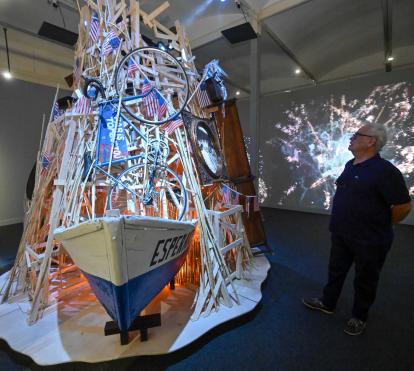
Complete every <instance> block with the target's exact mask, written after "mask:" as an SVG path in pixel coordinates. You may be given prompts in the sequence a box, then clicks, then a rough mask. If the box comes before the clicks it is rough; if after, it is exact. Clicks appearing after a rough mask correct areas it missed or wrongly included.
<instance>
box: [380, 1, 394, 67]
mask: <svg viewBox="0 0 414 371" xmlns="http://www.w3.org/2000/svg"><path fill="white" fill-rule="evenodd" d="M382 16H383V24H384V54H385V72H391V70H392V61H390V60H388V58H390V57H392V0H382Z"/></svg>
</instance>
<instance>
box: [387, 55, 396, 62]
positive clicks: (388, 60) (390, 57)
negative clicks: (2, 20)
mask: <svg viewBox="0 0 414 371" xmlns="http://www.w3.org/2000/svg"><path fill="white" fill-rule="evenodd" d="M394 59H395V58H394V57H393V56H392V55H390V56H389V57H388V58H387V62H392V61H394Z"/></svg>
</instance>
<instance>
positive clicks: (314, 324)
mask: <svg viewBox="0 0 414 371" xmlns="http://www.w3.org/2000/svg"><path fill="white" fill-rule="evenodd" d="M262 212H263V216H264V220H265V229H266V232H267V238H268V242H269V245H270V246H271V247H272V248H273V250H274V254H273V255H272V254H267V257H268V259H269V261H270V263H271V270H270V272H269V275H268V278H267V280H266V281H265V283H264V284H263V300H262V302H261V303H260V304H259V306H258V307H257V308H256V310H254V311H253V312H251V313H249V314H248V315H246V316H244V317H242V318H238V319H235V320H233V321H231V322H229V323H226V324H224V325H222V326H220V327H218V328H216V329H214V330H212V331H210V332H209V333H208V334H206V335H205V336H203V337H202V338H201V339H199V340H198V341H196V342H195V343H193V344H192V345H190V346H188V347H186V348H184V349H182V350H180V351H178V352H175V353H173V354H170V355H164V356H156V357H139V358H130V359H124V360H117V361H111V362H103V363H99V364H85V363H72V364H66V365H58V366H50V367H39V366H37V365H36V364H35V363H34V362H33V361H32V360H31V359H30V358H28V357H25V356H22V355H20V354H18V353H16V352H14V351H12V350H11V349H10V348H9V347H8V345H7V344H6V343H5V342H0V370H43V369H45V370H164V369H168V370H217V369H220V370H221V369H232V370H282V371H284V370H286V371H290V370H295V371H298V370H317V371H321V370H335V371H342V370H343V371H348V370H354V371H357V370H361V371H362V370H364V371H368V370H372V371H374V370H396V371H397V370H401V371H409V370H414V355H413V354H414V353H413V351H414V295H413V293H414V270H413V262H414V248H413V246H414V243H413V241H414V227H413V226H405V225H400V226H397V227H396V238H395V242H394V245H393V248H392V249H391V251H390V253H389V256H388V259H387V261H386V263H385V266H384V269H383V272H382V275H381V280H380V286H379V290H378V296H377V300H376V302H375V304H374V306H373V307H372V310H371V313H370V319H369V322H368V326H367V329H366V331H365V332H364V334H362V335H361V336H359V337H351V336H348V335H346V334H345V333H344V332H343V327H344V325H345V323H346V321H347V320H348V318H349V316H350V311H351V306H352V296H353V292H352V291H353V290H352V279H353V271H352V272H350V275H349V277H348V279H347V281H346V284H345V287H344V290H343V293H342V296H341V299H340V302H339V304H338V308H337V310H336V312H335V314H334V315H332V316H328V315H324V314H322V313H317V312H314V311H311V310H308V309H306V308H305V307H304V306H303V305H302V304H301V298H302V297H304V296H309V295H319V294H320V293H321V290H322V288H323V285H324V283H325V279H326V276H327V263H328V257H329V233H328V230H327V228H328V217H327V216H325V215H317V214H307V213H299V212H293V211H286V210H277V209H268V208H264V209H262ZM14 228H15V230H14V233H15V234H16V233H17V232H18V231H19V230H20V231H21V227H20V229H19V227H14ZM9 233H10V234H9V235H8V237H7V238H6V237H5V235H4V231H2V229H0V241H1V245H0V259H1V262H2V264H5V262H6V263H7V262H12V261H13V258H14V253H15V251H14V249H15V247H14V248H10V247H7V246H5V245H4V242H3V241H5V240H7V241H16V240H17V241H18V239H19V236H14V235H13V233H12V231H11V230H10V231H9ZM17 234H18V233H17ZM13 236H14V237H13ZM16 246H17V245H16ZM6 265H7V264H6ZM0 268H1V267H0ZM6 268H7V267H6V266H4V265H3V269H6ZM0 331H1V329H0Z"/></svg>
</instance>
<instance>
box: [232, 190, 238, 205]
mask: <svg viewBox="0 0 414 371" xmlns="http://www.w3.org/2000/svg"><path fill="white" fill-rule="evenodd" d="M232 199H233V200H232V203H231V204H232V205H238V204H239V193H238V192H236V191H234V192H233V193H232Z"/></svg>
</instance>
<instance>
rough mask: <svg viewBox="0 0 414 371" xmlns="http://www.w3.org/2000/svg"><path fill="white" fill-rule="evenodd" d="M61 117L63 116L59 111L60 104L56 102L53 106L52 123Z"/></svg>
mask: <svg viewBox="0 0 414 371" xmlns="http://www.w3.org/2000/svg"><path fill="white" fill-rule="evenodd" d="M60 115H61V112H60V109H59V104H58V102H55V104H54V105H53V113H52V121H53V120H56V119H57V118H58V117H59V116H60Z"/></svg>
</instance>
